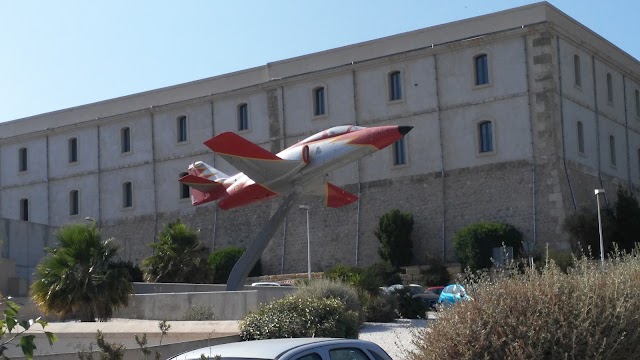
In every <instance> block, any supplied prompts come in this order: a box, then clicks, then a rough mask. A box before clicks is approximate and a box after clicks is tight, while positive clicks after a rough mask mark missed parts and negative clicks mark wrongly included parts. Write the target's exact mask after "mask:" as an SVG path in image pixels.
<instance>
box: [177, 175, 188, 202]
mask: <svg viewBox="0 0 640 360" xmlns="http://www.w3.org/2000/svg"><path fill="white" fill-rule="evenodd" d="M187 175H188V174H187V173H186V172H183V173H181V174H180V176H179V177H178V179H179V178H181V177H183V176H187ZM190 197H191V194H190V193H189V186H187V185H185V184H183V183H180V199H188V198H190Z"/></svg>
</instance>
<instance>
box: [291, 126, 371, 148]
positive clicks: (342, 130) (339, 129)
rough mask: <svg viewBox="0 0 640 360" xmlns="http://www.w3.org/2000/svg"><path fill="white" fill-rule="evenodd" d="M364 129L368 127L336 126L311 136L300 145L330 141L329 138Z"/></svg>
mask: <svg viewBox="0 0 640 360" xmlns="http://www.w3.org/2000/svg"><path fill="white" fill-rule="evenodd" d="M362 129H366V127H363V126H355V125H341V126H334V127H332V128H330V129H327V130H324V131H321V132H319V133H317V134H314V135H311V136H309V137H308V138H306V139H304V140H302V141H301V142H299V144H304V143H310V142H312V141H317V140H324V139H328V138H332V137H335V136H338V135H342V134H346V133H350V132H354V131H358V130H362Z"/></svg>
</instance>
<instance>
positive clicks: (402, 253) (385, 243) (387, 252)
mask: <svg viewBox="0 0 640 360" xmlns="http://www.w3.org/2000/svg"><path fill="white" fill-rule="evenodd" d="M412 231H413V215H411V213H403V212H400V210H398V209H393V210H391V211H389V212H388V213H386V214H384V215H382V216H381V217H380V219H379V220H378V227H377V228H376V230H375V232H374V234H375V236H376V238H378V241H379V242H380V246H379V247H378V255H380V258H382V260H385V261H388V262H390V263H391V265H393V266H394V267H396V268H397V267H399V266H403V265H409V264H411V255H412V253H413V252H412V250H413V244H412V242H411V232H412Z"/></svg>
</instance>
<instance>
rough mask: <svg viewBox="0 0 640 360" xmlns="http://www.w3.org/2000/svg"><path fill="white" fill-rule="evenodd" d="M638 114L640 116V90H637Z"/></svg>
mask: <svg viewBox="0 0 640 360" xmlns="http://www.w3.org/2000/svg"><path fill="white" fill-rule="evenodd" d="M636 116H640V91H638V90H636Z"/></svg>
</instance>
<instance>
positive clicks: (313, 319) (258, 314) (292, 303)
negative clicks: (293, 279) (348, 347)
mask: <svg viewBox="0 0 640 360" xmlns="http://www.w3.org/2000/svg"><path fill="white" fill-rule="evenodd" d="M358 328H359V322H358V314H356V313H355V312H353V311H347V310H346V309H345V306H344V304H343V303H342V302H341V301H340V300H338V299H334V298H330V299H325V298H311V297H306V296H301V295H300V294H294V295H290V296H287V297H285V298H283V299H279V300H275V301H273V302H270V303H267V304H265V305H263V306H262V307H260V308H259V309H258V310H257V311H254V312H251V313H249V315H247V316H246V317H245V318H244V320H242V321H241V323H240V336H241V337H242V339H243V340H260V339H275V338H288V337H343V338H352V339H355V338H357V337H358Z"/></svg>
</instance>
